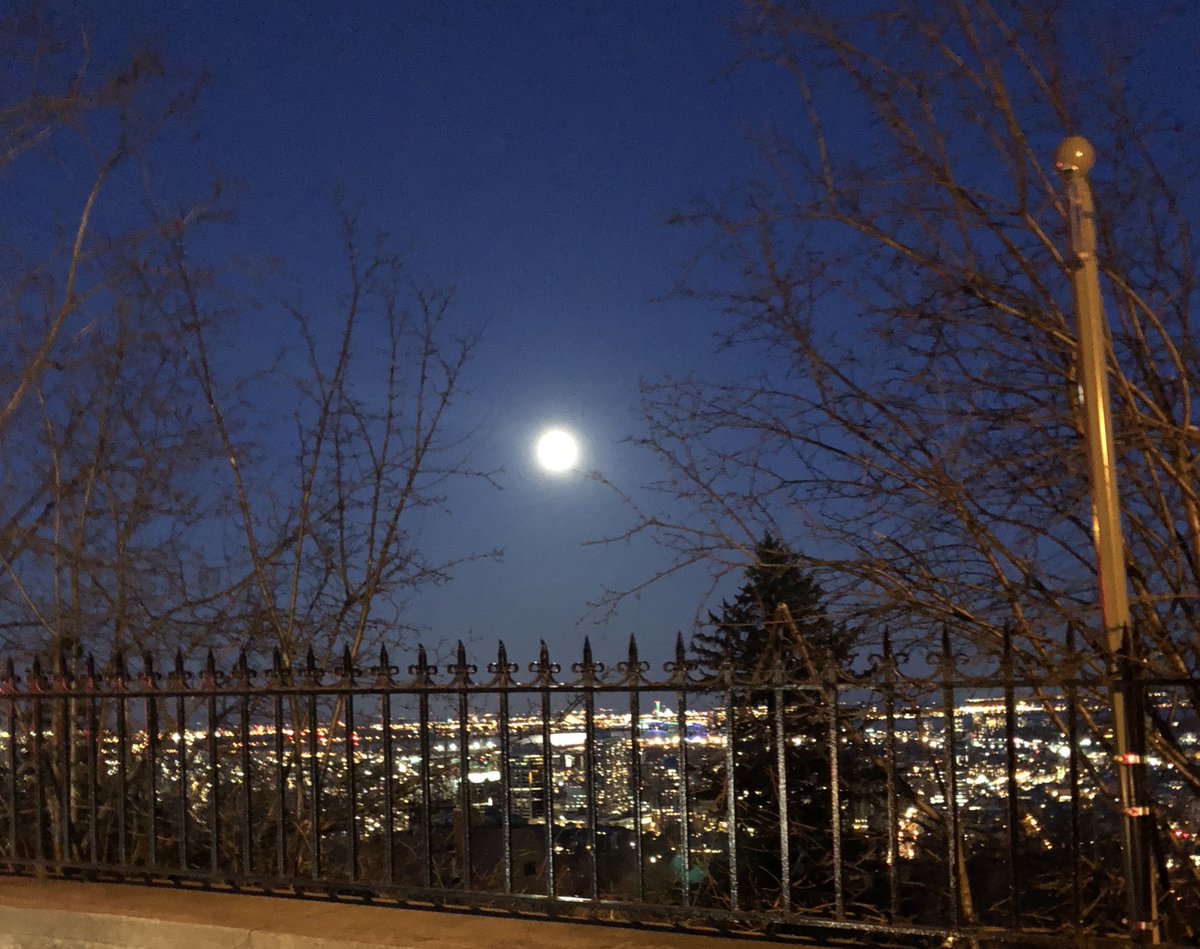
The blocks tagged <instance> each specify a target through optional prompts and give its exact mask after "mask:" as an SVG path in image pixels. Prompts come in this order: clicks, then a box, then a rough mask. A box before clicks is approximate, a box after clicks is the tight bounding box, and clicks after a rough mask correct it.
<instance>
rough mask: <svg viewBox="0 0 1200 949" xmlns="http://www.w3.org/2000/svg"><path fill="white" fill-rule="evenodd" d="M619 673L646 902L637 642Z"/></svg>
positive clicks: (640, 884) (640, 894)
mask: <svg viewBox="0 0 1200 949" xmlns="http://www.w3.org/2000/svg"><path fill="white" fill-rule="evenodd" d="M619 668H620V671H622V672H624V674H625V682H626V684H627V685H628V687H629V789H630V792H631V796H632V797H633V850H634V860H635V861H636V866H637V873H636V875H635V876H636V879H637V898H638V902H639V903H644V902H646V861H645V853H644V849H643V847H644V841H643V829H642V817H643V816H644V811H645V803H644V801H643V800H642V742H641V727H642V708H641V704H642V702H641V699H642V694H641V683H642V673H643V671H644V670H645V669H647V668H649V666H648V665H646V664H645V663H643V662H642V661H641V659H640V658H638V647H637V640H636V639H635V638H634V637H633V636H632V635H630V637H629V658H628V659H627V660H626V661H625V663H624V666H623V668H622V667H619Z"/></svg>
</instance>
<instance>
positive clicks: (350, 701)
mask: <svg viewBox="0 0 1200 949" xmlns="http://www.w3.org/2000/svg"><path fill="white" fill-rule="evenodd" d="M346 660H347V663H346V665H347V677H346V681H347V683H348V687H347V690H346V692H344V696H346V797H347V803H348V804H349V818H350V825H349V827H348V828H347V834H348V840H347V867H346V869H347V875H348V877H349V881H350V883H354V882H355V881H358V878H359V782H358V765H356V763H355V752H354V740H355V739H354V671H353V668H350V667H349V650H347V654H346Z"/></svg>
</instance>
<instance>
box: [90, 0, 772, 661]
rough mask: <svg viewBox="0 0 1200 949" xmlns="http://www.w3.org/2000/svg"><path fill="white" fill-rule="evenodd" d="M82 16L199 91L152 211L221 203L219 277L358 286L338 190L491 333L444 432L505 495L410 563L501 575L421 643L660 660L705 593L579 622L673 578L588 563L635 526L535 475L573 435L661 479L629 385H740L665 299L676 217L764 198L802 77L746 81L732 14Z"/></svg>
mask: <svg viewBox="0 0 1200 949" xmlns="http://www.w3.org/2000/svg"><path fill="white" fill-rule="evenodd" d="M82 9H83V10H84V14H85V15H86V16H87V17H88V18H89V19H90V20H91V21H92V22H94V23H96V24H97V28H96V35H95V41H96V44H97V48H98V50H99V55H100V56H101V57H103V56H104V55H114V56H116V55H119V54H120V52H121V51H122V50H127V49H128V48H130V45H131V44H132V43H133V42H135V41H136V40H137V39H139V38H144V39H149V40H150V41H151V42H152V44H153V45H155V46H156V47H157V48H158V49H160V50H161V52H162V54H163V57H164V59H165V61H166V62H167V64H168V65H169V66H170V67H171V68H172V69H176V70H180V71H183V72H185V73H186V72H189V71H190V72H193V73H196V74H200V73H206V74H207V77H208V79H207V83H206V85H205V88H204V92H203V94H202V96H201V99H200V105H199V109H198V111H197V113H196V115H195V116H194V118H193V119H192V122H191V132H192V133H194V135H189V136H187V137H180V138H178V139H177V140H176V141H174V142H173V143H171V144H170V145H168V146H164V148H167V149H169V154H168V157H169V158H170V160H169V161H163V160H162V156H160V158H159V160H158V161H157V162H156V165H155V167H156V168H157V169H158V173H159V174H160V175H161V176H163V177H162V178H161V179H160V180H157V181H155V182H154V187H155V188H156V189H157V190H158V191H159V192H160V193H162V194H166V195H171V194H173V193H175V192H179V193H180V194H186V193H188V190H189V189H193V190H195V189H198V188H201V187H202V186H203V183H204V182H205V181H206V180H207V179H208V178H209V177H210V176H211V175H213V174H219V175H220V177H221V178H222V179H223V180H225V181H227V182H229V183H231V185H232V193H233V195H234V198H233V202H232V205H233V208H234V210H235V216H234V221H233V224H232V225H231V226H230V227H228V228H226V229H224V230H223V231H222V232H221V234H222V238H221V239H222V241H223V242H224V244H223V246H222V247H221V251H222V252H223V253H226V254H228V255H229V256H236V255H238V254H244V255H247V256H248V257H251V258H255V257H260V258H265V257H268V256H271V257H277V258H279V259H280V260H281V261H282V262H283V263H284V265H285V266H286V269H287V271H288V272H289V273H290V274H291V275H293V277H295V276H296V275H299V278H300V282H301V286H302V289H303V292H304V294H305V295H306V297H307V298H309V299H313V300H320V299H322V297H323V295H325V294H328V293H329V292H330V287H331V286H332V284H333V283H334V282H336V280H337V279H338V278H339V277H340V276H341V274H342V268H343V263H342V260H341V257H340V253H339V244H338V230H337V218H336V210H335V207H336V200H335V194H336V193H338V191H339V189H340V190H341V191H342V192H344V194H345V196H346V201H347V203H349V204H356V203H359V202H361V204H362V207H363V219H364V220H365V221H366V222H367V223H368V224H369V225H370V226H371V227H382V228H386V229H387V230H389V231H390V232H391V234H392V236H393V238H394V239H395V240H396V242H397V244H398V245H399V246H400V247H402V248H404V249H405V251H406V254H407V260H408V264H409V267H410V268H411V269H412V270H413V272H415V273H416V274H418V275H419V276H420V277H422V278H424V279H427V280H428V282H429V283H431V284H434V285H450V284H452V285H453V286H454V287H455V289H456V295H455V304H454V312H455V314H456V319H457V321H458V322H459V323H460V325H462V326H463V327H464V328H472V327H478V328H481V329H482V342H481V344H480V345H479V347H478V349H477V350H476V356H475V359H474V362H473V364H472V365H471V367H470V370H469V374H468V378H467V386H468V388H469V389H470V390H471V395H470V397H469V398H468V399H467V400H466V401H464V402H462V403H460V406H459V411H458V413H457V414H456V415H455V417H454V420H453V425H454V427H455V430H456V431H458V432H461V433H464V434H466V435H467V436H468V437H469V438H470V441H471V445H472V460H473V463H474V464H475V465H477V466H478V467H480V468H485V469H500V474H498V476H497V478H496V480H497V483H498V484H499V486H500V490H496V489H493V488H491V487H488V486H486V485H483V484H466V485H460V486H459V487H458V488H456V489H454V491H453V492H452V493H451V495H450V496H449V497H448V499H447V508H448V511H447V512H446V513H445V514H444V515H439V516H432V517H429V518H426V520H425V521H424V523H423V525H422V534H421V542H422V544H424V545H425V546H426V547H427V548H428V549H430V550H433V551H444V553H445V555H446V556H453V555H456V554H459V553H466V552H470V551H473V550H486V549H490V548H493V547H501V548H503V549H504V557H503V559H502V560H501V561H499V562H494V561H484V562H479V563H475V564H471V565H468V566H466V567H464V568H462V569H459V570H458V571H457V573H456V575H455V578H454V581H453V582H452V583H451V584H449V585H448V586H446V587H443V588H439V589H436V590H430V591H427V592H425V593H422V594H420V595H419V596H416V597H414V598H413V599H412V600H411V602H410V603H409V604H408V606H407V611H406V615H405V618H406V620H407V621H409V622H411V623H412V624H414V625H416V626H418V627H421V628H423V630H424V631H423V632H422V634H421V638H422V639H424V640H426V641H427V642H429V643H430V644H436V643H440V642H445V641H448V640H453V639H456V638H458V637H460V636H461V637H464V638H467V639H468V641H469V642H470V643H471V645H472V651H473V653H475V654H476V656H477V658H478V659H479V660H480V661H484V660H485V659H486V658H487V655H490V654H491V651H492V649H494V642H495V639H496V637H498V636H503V637H504V638H505V639H506V641H507V642H508V644H509V647H510V650H511V651H512V652H513V653H514V655H527V654H528V653H529V652H530V651H532V650H533V649H534V648H535V646H536V643H537V641H538V639H539V638H545V639H546V640H547V641H548V642H549V643H550V644H551V646H552V647H553V648H554V650H555V655H556V657H557V658H559V660H560V661H562V662H564V663H566V662H569V661H571V659H573V658H576V657H577V652H578V648H579V643H580V642H581V640H582V638H583V636H584V635H585V634H589V635H591V636H592V640H593V643H594V645H595V646H596V648H597V652H598V658H599V657H601V656H603V657H604V658H605V659H606V660H608V661H610V662H615V661H616V659H617V658H619V655H618V653H620V652H623V650H624V645H625V642H626V639H627V636H628V634H629V633H630V632H637V633H638V634H639V639H640V640H641V641H642V642H643V643H644V645H645V647H646V649H647V651H648V652H651V653H652V654H654V655H655V657H656V658H658V657H661V656H662V655H664V654H665V651H666V649H667V648H668V646H669V644H670V643H671V642H673V639H674V634H675V631H676V630H678V629H683V630H685V631H688V630H690V629H691V627H692V624H693V622H694V619H695V617H696V615H697V611H698V609H699V608H700V607H701V604H702V601H703V597H704V595H705V593H706V591H707V590H708V588H709V586H710V577H709V576H708V575H707V574H706V573H705V572H704V571H703V570H700V571H697V572H695V573H692V574H688V575H682V576H678V577H675V578H673V579H671V580H670V581H669V582H665V583H662V584H660V585H657V586H655V587H654V588H652V589H650V590H649V591H647V592H646V593H644V594H643V595H642V596H641V597H640V598H638V599H637V600H631V601H629V602H628V603H626V604H625V605H624V606H623V607H622V608H621V609H620V611H619V612H618V613H617V614H616V615H615V616H607V615H605V614H601V613H596V612H594V611H593V612H589V609H588V603H589V602H592V601H595V600H596V599H597V598H598V597H599V596H600V595H601V594H602V592H603V591H604V589H605V588H624V587H629V586H633V585H635V584H637V583H639V582H641V581H642V580H645V579H646V578H647V577H648V576H649V575H650V574H652V573H653V571H654V570H655V569H656V568H658V567H660V566H661V565H663V564H665V563H666V562H667V560H666V557H665V555H664V554H663V553H662V552H660V551H657V550H656V549H655V548H654V546H653V544H652V543H651V542H650V541H649V540H639V541H635V542H633V543H631V544H626V543H620V544H616V545H610V546H587V545H585V542H587V541H590V540H594V539H596V538H599V537H603V536H605V535H611V534H615V533H619V532H620V531H622V530H624V529H626V528H627V527H629V526H630V523H631V520H630V517H629V515H628V513H627V512H626V511H625V510H624V508H623V507H622V506H621V504H620V503H619V501H618V500H617V498H616V497H615V495H614V494H613V493H612V492H611V491H610V490H608V489H606V488H605V487H603V486H601V485H600V484H598V483H595V482H593V481H588V480H586V479H584V478H582V477H579V476H567V477H551V476H548V475H546V474H544V473H542V472H540V471H539V470H538V469H537V468H536V467H535V465H534V464H533V460H532V443H533V439H534V437H535V435H536V434H537V433H538V432H539V430H541V429H542V428H543V427H545V426H546V425H548V424H555V423H557V424H560V425H563V426H566V427H569V428H571V429H573V430H575V431H576V432H577V433H578V434H579V436H580V437H581V439H582V442H583V451H584V458H583V461H582V466H583V467H585V468H587V469H594V470H596V471H598V472H600V473H601V474H602V475H603V476H604V477H605V478H607V479H609V480H611V481H612V482H613V483H615V484H617V485H619V486H620V488H621V489H622V490H625V491H628V492H630V493H633V494H634V495H637V494H638V492H639V491H640V486H642V485H644V484H645V483H647V482H649V481H650V480H652V479H653V478H654V477H655V476H656V475H657V474H658V473H659V472H657V471H656V470H655V469H654V467H653V464H652V462H651V460H650V459H649V458H648V457H647V456H646V455H644V454H642V453H640V452H639V451H638V450H636V449H635V448H633V447H632V446H630V445H627V444H624V440H625V439H627V438H629V437H630V436H632V435H635V434H637V428H636V425H637V422H636V416H635V412H634V409H635V406H636V401H637V386H638V382H639V380H640V379H657V378H661V377H663V376H664V375H667V374H681V373H685V372H688V371H691V370H702V371H705V372H707V373H709V374H713V373H717V374H721V373H728V372H733V373H736V372H738V371H739V367H737V366H736V365H731V364H729V363H728V362H726V361H723V360H727V359H728V357H727V356H721V355H719V354H718V352H717V344H716V341H715V339H714V330H715V329H716V327H717V326H718V322H719V314H718V313H715V312H714V308H713V306H712V305H711V304H706V303H703V302H699V301H685V300H681V299H668V300H666V301H663V300H662V299H661V298H662V297H663V296H664V295H667V294H669V291H670V290H671V288H672V286H673V285H674V284H675V283H676V281H677V280H678V279H679V278H680V276H681V274H682V272H683V268H684V265H685V262H686V261H687V260H688V259H689V257H690V256H691V255H692V254H694V253H695V252H696V251H697V250H698V248H699V246H700V245H699V241H700V240H701V239H702V237H703V235H702V234H700V233H698V232H696V231H691V230H689V229H687V228H680V227H672V226H669V225H668V224H667V223H666V219H667V217H668V216H669V215H670V214H671V213H672V212H674V211H678V210H680V209H684V208H686V207H688V205H689V204H690V203H691V202H692V201H693V200H694V199H696V198H698V197H719V196H720V195H721V194H722V193H725V192H726V191H728V190H729V189H732V188H734V187H736V186H737V185H738V183H741V182H744V181H745V180H746V179H747V178H748V177H750V176H751V175H752V174H753V172H754V170H755V167H756V164H757V163H758V161H759V157H758V156H759V152H758V149H757V147H756V145H755V144H754V143H753V139H754V136H755V135H756V134H758V133H760V132H761V131H762V130H763V129H764V128H765V125H766V122H767V116H769V115H770V116H772V117H773V118H774V119H775V120H776V121H777V120H778V119H779V116H780V113H781V112H783V113H785V114H786V110H787V108H789V106H788V105H787V103H788V101H789V100H788V97H787V88H786V82H787V80H786V77H784V76H782V75H776V74H775V73H773V72H771V71H770V70H767V69H765V68H763V67H745V68H742V69H738V70H731V67H732V66H733V65H734V63H735V61H736V60H737V58H738V54H739V45H738V41H737V38H736V33H735V31H734V29H733V27H732V21H733V20H734V19H735V18H736V16H737V14H738V12H739V4H738V3H737V2H736V0H688V2H678V3H675V2H672V3H666V2H656V3H651V4H644V3H632V2H618V3H610V2H604V3H565V4H564V3H560V2H522V3H517V4H507V3H485V2H455V3H444V2H440V0H438V2H433V0H430V2H412V3H393V2H386V3H385V2H375V3H352V4H315V3H294V2H279V3H268V2H256V3H249V4H212V3H207V2H204V3H199V2H198V3H184V2H175V3H170V4H163V3H160V2H149V0H147V2H126V0H121V2H111V3H108V4H105V3H98V4H97V3H92V4H87V5H86V6H85V7H83V8H82ZM164 168H166V169H169V170H168V171H166V172H164V171H163V169H164ZM276 316H277V314H273V313H272V311H271V307H270V306H266V307H265V308H264V310H263V311H262V312H258V313H254V314H248V315H247V316H246V317H244V318H243V319H241V321H240V323H239V325H238V328H237V333H238V334H239V336H240V337H241V338H243V339H244V340H245V342H246V346H245V347H244V351H245V352H246V353H248V354H251V353H258V352H265V351H268V350H270V348H271V347H272V346H273V345H274V344H275V343H276V342H278V339H277V336H278V334H280V333H286V332H288V329H287V325H288V324H287V323H286V321H283V320H280V319H277V318H275V317H276ZM655 503H659V502H655Z"/></svg>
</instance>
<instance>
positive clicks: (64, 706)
mask: <svg viewBox="0 0 1200 949" xmlns="http://www.w3.org/2000/svg"><path fill="white" fill-rule="evenodd" d="M54 687H55V689H56V690H57V691H58V693H59V695H60V698H59V702H58V719H59V722H58V728H56V729H55V735H54V741H55V744H56V745H57V746H58V770H59V785H58V826H57V828H56V830H57V831H58V834H57V837H56V845H57V850H58V860H59V861H60V862H62V863H67V862H69V861H70V859H71V806H72V801H71V778H72V775H71V772H72V770H73V768H72V760H71V759H72V754H71V738H72V731H73V729H72V727H71V705H72V701H71V677H70V673H69V672H68V670H67V656H66V653H65V652H59V654H58V674H57V675H56V676H55V681H54Z"/></svg>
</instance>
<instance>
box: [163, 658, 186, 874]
mask: <svg viewBox="0 0 1200 949" xmlns="http://www.w3.org/2000/svg"><path fill="white" fill-rule="evenodd" d="M167 682H168V687H169V688H172V689H174V690H175V736H174V737H175V776H176V779H177V780H178V782H179V787H178V788H177V789H176V805H177V807H178V813H179V817H178V823H179V842H178V848H179V849H178V860H179V869H181V870H186V869H187V868H188V762H187V712H186V709H185V701H186V700H185V696H184V694H183V689H184V686H185V684H186V683H187V673H186V672H185V671H184V668H183V653H181V652H179V651H178V650H176V652H175V669H174V671H173V672H172V673H171V676H170V677H169V678H168V680H167Z"/></svg>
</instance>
